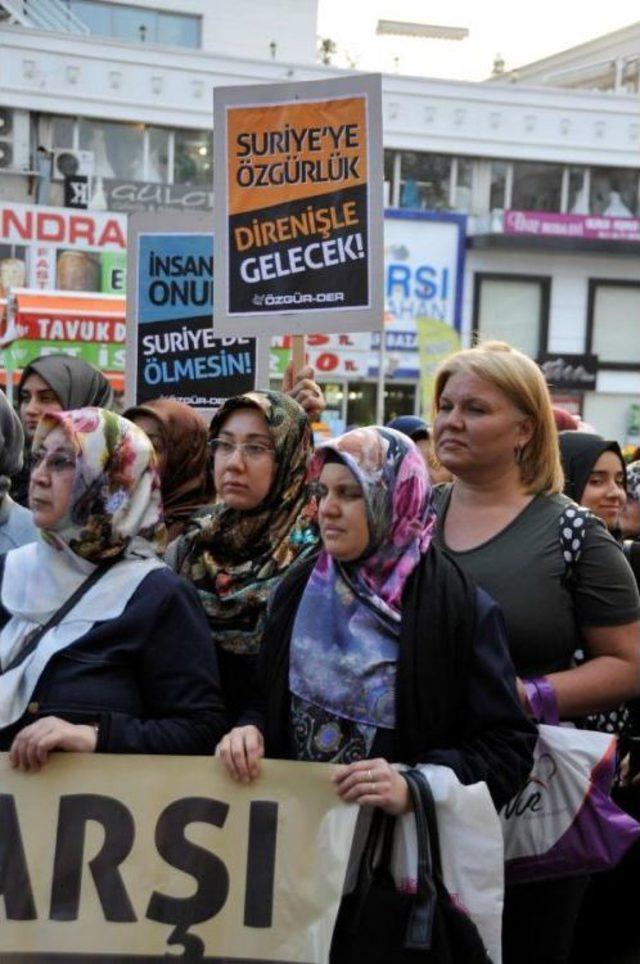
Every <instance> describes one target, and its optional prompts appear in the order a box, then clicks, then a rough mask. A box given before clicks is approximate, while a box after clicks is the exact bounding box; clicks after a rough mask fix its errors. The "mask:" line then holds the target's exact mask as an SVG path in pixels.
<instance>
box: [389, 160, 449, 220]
mask: <svg viewBox="0 0 640 964" xmlns="http://www.w3.org/2000/svg"><path fill="white" fill-rule="evenodd" d="M451 161H452V158H451V157H450V156H449V155H448V154H420V153H417V152H415V151H403V152H402V154H401V166H400V207H402V208H421V209H423V210H425V209H426V210H429V211H448V210H450V207H451V205H450V203H449V189H450V184H451Z"/></svg>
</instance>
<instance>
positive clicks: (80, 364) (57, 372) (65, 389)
mask: <svg viewBox="0 0 640 964" xmlns="http://www.w3.org/2000/svg"><path fill="white" fill-rule="evenodd" d="M34 374H35V375H39V376H40V378H41V379H42V380H43V381H45V382H46V383H47V385H48V386H49V388H50V389H51V390H52V391H53V392H55V393H56V395H57V396H58V400H59V401H60V404H61V405H62V408H63V409H64V411H65V412H67V411H73V410H74V409H77V408H88V407H95V408H109V409H110V408H112V407H113V389H112V387H111V385H110V384H109V382H108V381H107V379H106V378H105V377H104V375H103V374H102V372H101V371H98V369H97V368H94V367H93V365H89V364H88V362H86V361H83V360H82V359H81V358H74V357H73V356H72V355H44V356H43V357H42V358H37V359H36V360H35V361H32V362H31V363H30V364H29V365H27V367H26V368H25V369H24V371H23V372H22V375H21V377H20V384H19V386H18V397H20V390H21V389H22V386H23V385H24V383H25V381H26V379H27V378H28V377H29V375H34Z"/></svg>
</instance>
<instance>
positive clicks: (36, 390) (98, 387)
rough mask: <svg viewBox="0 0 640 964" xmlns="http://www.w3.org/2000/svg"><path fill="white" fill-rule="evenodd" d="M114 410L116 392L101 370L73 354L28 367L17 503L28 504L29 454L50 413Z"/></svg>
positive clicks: (21, 402)
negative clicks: (23, 446)
mask: <svg viewBox="0 0 640 964" xmlns="http://www.w3.org/2000/svg"><path fill="white" fill-rule="evenodd" d="M93 405H95V406H97V407H98V408H108V409H110V408H112V407H113V389H112V388H111V385H110V384H109V382H108V380H107V379H106V378H105V377H104V375H103V374H102V372H101V371H98V369H97V368H94V367H93V365H89V364H88V363H87V362H85V361H83V360H82V359H81V358H74V357H73V356H72V355H64V354H60V355H44V356H43V357H42V358H37V359H36V360H35V361H33V362H31V363H30V364H29V365H27V366H26V368H25V369H24V371H23V372H22V375H21V376H20V382H19V384H18V412H19V415H20V421H21V422H22V427H23V429H24V434H25V441H26V450H25V464H24V466H23V469H22V471H21V472H19V473H18V474H17V475H15V476H14V478H13V492H14V498H15V500H16V502H19V503H20V505H26V504H27V495H28V490H29V464H28V454H29V452H30V450H31V441H32V439H33V436H34V433H35V431H36V428H37V427H38V422H39V421H40V418H41V417H42V415H44V414H45V413H46V412H62V411H72V410H74V409H77V408H85V407H87V406H93Z"/></svg>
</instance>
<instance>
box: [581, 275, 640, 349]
mask: <svg viewBox="0 0 640 964" xmlns="http://www.w3.org/2000/svg"><path fill="white" fill-rule="evenodd" d="M639 330H640V282H637V281H609V280H599V279H594V278H592V279H590V280H589V304H588V309H587V343H588V344H587V351H588V352H592V353H593V354H594V355H598V358H599V365H600V367H601V368H606V367H607V366H608V365H611V366H615V367H616V368H635V367H640V336H639Z"/></svg>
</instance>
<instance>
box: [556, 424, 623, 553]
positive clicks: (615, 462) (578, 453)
mask: <svg viewBox="0 0 640 964" xmlns="http://www.w3.org/2000/svg"><path fill="white" fill-rule="evenodd" d="M558 442H559V445H560V456H561V458H562V468H563V471H564V494H565V495H568V496H569V498H570V499H573V501H574V502H578V503H579V504H580V505H583V506H585V507H586V508H587V509H590V510H591V511H592V512H593V514H594V515H595V516H597V517H598V519H600V521H601V522H603V523H604V524H605V526H606V527H607V529H608V530H609V531H610V532H611V533H613V534H617V533H619V531H620V514H621V512H622V509H623V507H624V504H625V502H626V498H627V497H626V482H627V476H626V469H625V463H624V459H623V457H622V452H621V451H620V446H619V445H618V443H617V442H612V441H608V440H607V439H603V438H602V437H601V436H600V435H592V434H590V433H587V432H560V434H559V435H558Z"/></svg>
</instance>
